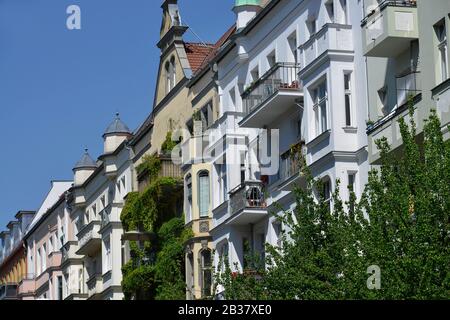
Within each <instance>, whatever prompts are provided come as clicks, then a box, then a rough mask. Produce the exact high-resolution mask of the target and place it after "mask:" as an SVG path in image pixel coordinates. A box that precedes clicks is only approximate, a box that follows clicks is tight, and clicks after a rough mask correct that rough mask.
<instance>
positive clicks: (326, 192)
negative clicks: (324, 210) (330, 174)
mask: <svg viewBox="0 0 450 320" xmlns="http://www.w3.org/2000/svg"><path fill="white" fill-rule="evenodd" d="M323 199H324V202H325V204H326V205H327V206H328V208H329V209H330V210H331V182H330V180H329V179H328V178H327V179H325V180H324V181H323Z"/></svg>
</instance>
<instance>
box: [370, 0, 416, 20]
mask: <svg viewBox="0 0 450 320" xmlns="http://www.w3.org/2000/svg"><path fill="white" fill-rule="evenodd" d="M386 7H407V8H415V7H417V0H384V1H383V2H381V3H380V4H379V5H378V7H376V8H374V9H373V10H371V11H370V12H369V13H368V14H367V16H365V17H364V19H363V20H362V21H361V25H363V26H364V25H366V23H367V21H368V20H370V19H371V17H372V16H373V15H374V14H375V13H377V12H380V11H383V9H385V8H386Z"/></svg>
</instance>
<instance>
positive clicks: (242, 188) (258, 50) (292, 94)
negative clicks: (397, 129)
mask: <svg viewBox="0 0 450 320" xmlns="http://www.w3.org/2000/svg"><path fill="white" fill-rule="evenodd" d="M234 10H235V12H236V14H237V25H238V26H241V28H240V29H238V30H237V31H236V34H235V35H234V39H233V40H232V41H229V42H228V43H226V44H225V45H224V46H223V47H222V48H221V52H220V53H219V54H218V57H217V58H216V59H215V63H216V66H217V77H218V83H219V95H220V118H219V119H218V120H217V121H216V123H215V124H214V126H213V127H212V128H213V129H215V130H210V134H209V138H210V139H209V144H210V145H209V147H208V154H209V156H210V160H211V163H212V168H213V170H212V171H213V172H212V185H214V186H215V187H214V188H212V189H211V192H212V197H211V199H212V207H213V228H212V230H211V231H210V233H211V236H212V237H213V241H214V247H215V249H216V251H215V252H216V254H215V257H214V259H215V265H216V266H218V265H219V263H220V261H221V257H228V262H229V265H230V266H231V267H232V269H234V267H235V266H237V270H233V271H240V272H242V271H244V270H245V269H247V268H250V266H248V265H246V263H247V262H246V259H245V256H246V255H247V254H253V255H255V254H256V255H260V256H261V257H262V258H263V257H264V247H265V243H270V244H272V245H276V244H277V243H279V241H280V239H281V238H280V235H281V230H282V228H283V226H282V225H280V223H279V222H278V221H277V219H276V218H275V217H273V216H272V215H271V214H270V212H276V211H279V209H277V206H276V204H277V205H281V206H282V208H283V209H284V210H288V211H289V210H293V209H294V208H295V199H294V194H293V192H292V190H293V187H294V186H295V185H300V186H301V185H302V183H303V184H304V182H305V180H304V178H303V177H302V176H301V174H300V159H299V157H292V156H290V155H291V150H293V149H294V148H295V149H296V150H301V152H302V154H303V155H304V156H305V157H306V162H307V165H308V166H309V167H310V168H311V171H312V174H313V176H314V177H315V178H317V179H323V181H324V189H325V190H324V191H325V192H326V194H328V195H330V197H331V193H332V192H333V191H334V188H335V186H336V184H335V181H336V180H337V179H339V180H340V182H341V184H340V195H341V197H342V198H343V199H344V200H347V199H348V197H349V194H350V191H349V190H348V188H347V186H349V185H351V187H352V188H353V190H354V191H355V193H356V195H357V196H359V195H360V194H361V192H362V191H363V187H364V185H365V183H366V181H367V172H368V161H367V150H366V149H367V136H366V132H365V129H366V123H365V121H366V119H367V101H366V97H367V94H366V86H365V84H366V76H365V68H364V59H363V55H362V52H361V51H362V49H361V48H362V46H361V38H362V37H361V28H360V21H361V18H362V12H363V11H362V10H363V9H362V3H360V2H355V1H345V0H333V1H330V0H328V1H325V0H322V1H313V0H309V1H308V0H304V1H297V0H295V1H294V0H283V1H277V0H273V1H270V2H268V3H267V4H260V3H255V1H247V2H246V1H237V2H236V6H235V7H234ZM269 141H270V142H271V143H267V145H270V146H269V147H268V148H267V150H265V149H266V148H264V145H265V143H266V142H269ZM261 149H264V150H261ZM259 153H260V154H259ZM279 213H281V212H279Z"/></svg>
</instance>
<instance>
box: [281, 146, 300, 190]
mask: <svg viewBox="0 0 450 320" xmlns="http://www.w3.org/2000/svg"><path fill="white" fill-rule="evenodd" d="M297 147H298V150H297V149H296V148H297ZM304 148H305V142H304V141H301V142H300V143H297V144H295V145H294V147H293V148H290V149H289V150H288V151H286V152H285V153H283V154H282V155H281V157H280V158H281V160H280V173H279V177H280V185H279V188H280V189H281V190H287V191H292V190H293V189H294V188H295V187H296V186H298V185H299V182H300V180H301V169H302V155H303V152H304Z"/></svg>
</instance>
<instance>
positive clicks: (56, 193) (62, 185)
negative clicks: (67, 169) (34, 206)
mask: <svg viewBox="0 0 450 320" xmlns="http://www.w3.org/2000/svg"><path fill="white" fill-rule="evenodd" d="M71 186H72V181H52V187H51V188H50V191H49V192H48V194H47V196H46V197H45V199H44V201H43V202H42V204H41V207H40V208H39V210H38V211H37V212H36V214H35V215H34V217H33V220H32V221H31V223H30V225H29V226H28V228H27V231H26V233H27V236H28V233H29V232H30V231H31V230H32V229H33V227H34V226H35V225H36V224H37V223H39V221H40V220H41V218H42V217H43V216H44V215H45V214H46V213H47V211H48V210H49V209H51V208H52V207H53V206H54V205H55V204H56V203H57V202H58V201H59V200H60V198H61V195H62V194H64V193H65V192H66V191H67V190H69V189H70V187H71Z"/></svg>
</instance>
